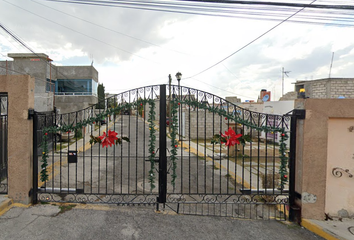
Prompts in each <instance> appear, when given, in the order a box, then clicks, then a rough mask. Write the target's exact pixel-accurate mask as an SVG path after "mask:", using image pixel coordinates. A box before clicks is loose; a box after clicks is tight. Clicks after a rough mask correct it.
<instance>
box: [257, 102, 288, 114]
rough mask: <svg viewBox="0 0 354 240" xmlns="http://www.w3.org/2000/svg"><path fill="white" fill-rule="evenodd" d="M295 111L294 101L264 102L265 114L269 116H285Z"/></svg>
mask: <svg viewBox="0 0 354 240" xmlns="http://www.w3.org/2000/svg"><path fill="white" fill-rule="evenodd" d="M293 109H294V101H293V100H291V101H278V102H264V103H263V112H264V113H267V114H277V115H283V114H285V113H288V112H290V111H291V110H293Z"/></svg>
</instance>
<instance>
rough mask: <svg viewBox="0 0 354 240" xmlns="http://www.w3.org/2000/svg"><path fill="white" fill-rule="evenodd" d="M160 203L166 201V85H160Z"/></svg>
mask: <svg viewBox="0 0 354 240" xmlns="http://www.w3.org/2000/svg"><path fill="white" fill-rule="evenodd" d="M159 141H160V143H159V148H160V151H159V198H158V202H159V203H165V202H166V194H167V158H166V85H160V136H159Z"/></svg>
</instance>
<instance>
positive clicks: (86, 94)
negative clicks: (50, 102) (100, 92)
mask: <svg viewBox="0 0 354 240" xmlns="http://www.w3.org/2000/svg"><path fill="white" fill-rule="evenodd" d="M55 95H59V96H97V94H96V93H89V92H56V93H55Z"/></svg>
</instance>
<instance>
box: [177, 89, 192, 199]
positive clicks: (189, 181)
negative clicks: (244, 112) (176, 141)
mask: <svg viewBox="0 0 354 240" xmlns="http://www.w3.org/2000/svg"><path fill="white" fill-rule="evenodd" d="M191 97H192V96H191V93H189V101H191ZM193 97H194V96H193ZM188 122H189V126H188V146H191V125H192V121H191V106H190V105H189V108H188ZM187 174H188V193H189V194H190V193H191V148H190V147H189V148H188V172H187ZM178 206H179V205H178Z"/></svg>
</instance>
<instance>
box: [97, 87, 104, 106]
mask: <svg viewBox="0 0 354 240" xmlns="http://www.w3.org/2000/svg"><path fill="white" fill-rule="evenodd" d="M97 95H98V104H97V109H105V101H104V86H103V83H101V84H98V87H97Z"/></svg>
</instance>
